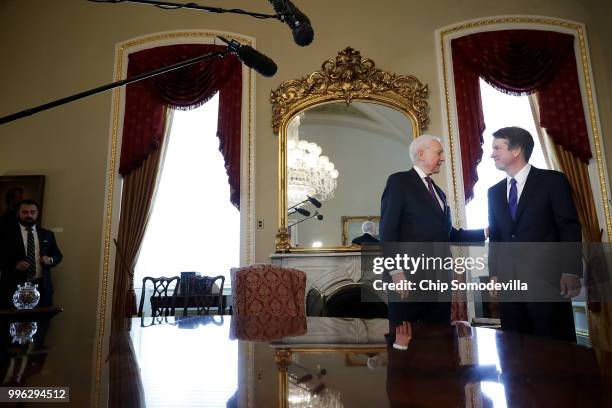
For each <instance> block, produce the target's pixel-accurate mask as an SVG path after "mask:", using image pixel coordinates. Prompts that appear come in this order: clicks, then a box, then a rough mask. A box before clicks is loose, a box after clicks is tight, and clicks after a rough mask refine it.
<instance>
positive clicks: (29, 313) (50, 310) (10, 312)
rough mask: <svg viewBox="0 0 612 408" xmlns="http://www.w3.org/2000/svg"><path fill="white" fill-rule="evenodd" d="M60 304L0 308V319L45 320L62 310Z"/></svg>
mask: <svg viewBox="0 0 612 408" xmlns="http://www.w3.org/2000/svg"><path fill="white" fill-rule="evenodd" d="M63 311H64V308H63V307H61V306H47V307H36V308H34V309H0V319H5V320H11V321H32V320H34V321H36V320H47V319H50V318H52V317H53V316H55V315H56V314H58V313H60V312H63Z"/></svg>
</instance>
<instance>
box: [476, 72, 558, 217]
mask: <svg viewBox="0 0 612 408" xmlns="http://www.w3.org/2000/svg"><path fill="white" fill-rule="evenodd" d="M480 95H481V98H482V109H483V114H484V120H485V124H486V126H487V128H486V129H485V131H484V134H483V138H484V144H483V146H482V149H483V154H482V161H481V162H480V164H479V165H478V168H477V170H478V182H477V183H476V185H475V186H474V198H473V199H472V200H471V201H470V202H469V203H468V204H467V205H466V208H465V210H466V214H467V227H468V228H485V227H487V226H488V225H489V220H488V203H487V190H488V189H489V187H491V186H493V185H494V184H496V183H498V182H499V181H500V180H502V179H503V178H505V177H506V173H504V172H503V171H500V170H497V169H496V168H495V163H494V162H493V159H491V152H492V147H491V146H492V143H493V136H492V134H493V132H495V131H496V130H497V129H499V128H502V127H506V126H518V127H522V128H523V129H526V130H528V131H529V132H530V133H531V135H532V136H533V137H534V142H535V146H534V148H533V153H532V154H531V158H530V159H529V163H531V164H532V165H534V166H536V167H538V168H541V169H546V168H548V165H547V163H546V159H545V157H544V153H543V151H542V146H541V145H540V143H539V138H538V131H537V129H536V126H539V125H537V124H536V122H535V121H534V116H533V112H532V110H531V105H530V103H529V97H528V96H513V95H508V94H505V93H502V92H499V91H498V90H496V89H495V88H493V87H491V86H490V85H489V84H487V83H486V82H485V81H483V80H482V79H481V80H480Z"/></svg>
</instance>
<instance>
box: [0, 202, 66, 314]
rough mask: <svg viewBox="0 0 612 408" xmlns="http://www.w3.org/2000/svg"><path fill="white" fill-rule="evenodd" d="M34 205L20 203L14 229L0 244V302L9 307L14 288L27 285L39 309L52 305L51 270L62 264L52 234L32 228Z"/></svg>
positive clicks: (34, 213)
mask: <svg viewBox="0 0 612 408" xmlns="http://www.w3.org/2000/svg"><path fill="white" fill-rule="evenodd" d="M38 215H39V206H38V203H36V201H34V200H23V201H22V202H21V203H20V204H19V206H18V213H17V219H18V228H15V229H14V230H9V231H6V232H5V233H4V236H3V239H2V240H1V242H2V259H1V260H2V276H1V277H0V296H1V299H0V302H1V303H2V304H3V307H7V306H10V305H11V299H12V294H13V292H14V291H15V290H16V289H17V285H18V284H23V283H24V282H26V281H30V282H32V283H33V284H37V285H38V289H39V291H40V293H41V298H40V303H39V306H51V305H52V304H53V283H52V281H51V268H52V267H54V266H56V265H58V264H59V263H60V262H61V261H62V253H61V251H60V249H59V247H58V246H57V243H56V241H55V235H54V234H53V232H51V231H49V230H47V229H44V228H41V227H39V226H37V225H36V220H37V219H38Z"/></svg>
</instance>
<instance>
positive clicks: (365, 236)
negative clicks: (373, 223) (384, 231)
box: [351, 232, 379, 245]
mask: <svg viewBox="0 0 612 408" xmlns="http://www.w3.org/2000/svg"><path fill="white" fill-rule="evenodd" d="M365 242H369V243H372V244H373V243H376V242H379V240H378V238H376V237H373V236H372V235H371V234H368V233H367V232H366V233H364V234H362V235H360V236H358V237H355V238H353V241H351V243H352V244H355V245H361V244H363V243H365Z"/></svg>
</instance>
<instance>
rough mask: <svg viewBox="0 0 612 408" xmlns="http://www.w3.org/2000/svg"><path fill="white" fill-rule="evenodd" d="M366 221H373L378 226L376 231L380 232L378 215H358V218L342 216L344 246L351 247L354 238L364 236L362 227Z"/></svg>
mask: <svg viewBox="0 0 612 408" xmlns="http://www.w3.org/2000/svg"><path fill="white" fill-rule="evenodd" d="M365 221H372V222H373V223H374V224H376V231H378V224H379V223H380V216H377V215H358V216H347V215H343V216H342V245H345V246H346V245H351V242H352V241H353V239H354V238H357V237H358V236H360V235H362V234H363V232H362V231H361V225H362V224H363V223H364V222H365Z"/></svg>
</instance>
